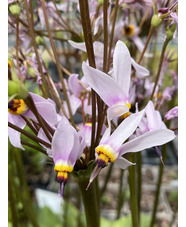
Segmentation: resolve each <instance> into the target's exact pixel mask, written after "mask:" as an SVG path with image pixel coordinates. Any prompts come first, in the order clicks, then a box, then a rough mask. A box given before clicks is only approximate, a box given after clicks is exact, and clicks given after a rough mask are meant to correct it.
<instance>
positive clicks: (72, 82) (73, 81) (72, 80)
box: [68, 74, 83, 97]
mask: <svg viewBox="0 0 186 227" xmlns="http://www.w3.org/2000/svg"><path fill="white" fill-rule="evenodd" d="M68 84H69V88H70V90H71V91H72V92H73V94H74V95H75V96H76V97H78V96H79V95H80V92H81V91H82V90H83V87H82V86H81V85H80V84H79V82H78V74H71V75H70V77H69V79H68Z"/></svg>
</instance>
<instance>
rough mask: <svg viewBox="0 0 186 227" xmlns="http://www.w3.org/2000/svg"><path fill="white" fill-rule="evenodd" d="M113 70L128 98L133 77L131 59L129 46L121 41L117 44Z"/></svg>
mask: <svg viewBox="0 0 186 227" xmlns="http://www.w3.org/2000/svg"><path fill="white" fill-rule="evenodd" d="M113 68H114V77H115V80H116V81H117V82H118V83H119V84H120V86H121V87H122V88H123V91H124V93H125V95H126V96H128V93H129V86H130V76H131V57H130V53H129V51H128V48H127V46H126V45H125V44H124V43H123V42H122V41H120V40H119V41H118V42H117V43H116V47H115V51H114V56H113Z"/></svg>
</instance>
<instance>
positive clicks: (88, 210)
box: [78, 178, 100, 227]
mask: <svg viewBox="0 0 186 227" xmlns="http://www.w3.org/2000/svg"><path fill="white" fill-rule="evenodd" d="M88 182H89V179H88V178H85V179H80V180H79V181H78V185H79V188H80V192H81V196H82V200H83V204H84V209H85V215H86V222H87V227H99V226H100V210H99V204H98V199H97V187H96V181H93V182H92V184H91V185H90V187H89V188H88V190H86V187H87V185H88Z"/></svg>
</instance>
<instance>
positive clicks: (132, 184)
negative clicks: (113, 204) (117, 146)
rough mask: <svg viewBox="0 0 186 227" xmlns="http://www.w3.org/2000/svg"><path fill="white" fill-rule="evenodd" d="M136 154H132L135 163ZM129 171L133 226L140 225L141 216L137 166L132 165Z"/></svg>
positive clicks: (137, 226)
mask: <svg viewBox="0 0 186 227" xmlns="http://www.w3.org/2000/svg"><path fill="white" fill-rule="evenodd" d="M135 160H136V154H131V160H130V161H132V162H133V163H135ZM128 171H129V177H128V182H129V189H130V208H131V216H132V226H133V227H139V217H138V198H137V187H136V166H130V167H129V168H128Z"/></svg>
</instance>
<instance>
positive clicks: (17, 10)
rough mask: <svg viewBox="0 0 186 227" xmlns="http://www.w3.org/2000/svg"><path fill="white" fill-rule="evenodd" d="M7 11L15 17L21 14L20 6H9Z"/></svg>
mask: <svg viewBox="0 0 186 227" xmlns="http://www.w3.org/2000/svg"><path fill="white" fill-rule="evenodd" d="M9 10H10V12H11V14H12V15H14V16H17V17H18V16H19V15H20V13H21V8H20V6H19V5H18V4H13V5H10V7H9Z"/></svg>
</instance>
